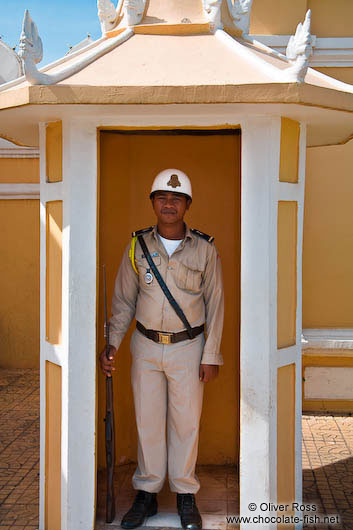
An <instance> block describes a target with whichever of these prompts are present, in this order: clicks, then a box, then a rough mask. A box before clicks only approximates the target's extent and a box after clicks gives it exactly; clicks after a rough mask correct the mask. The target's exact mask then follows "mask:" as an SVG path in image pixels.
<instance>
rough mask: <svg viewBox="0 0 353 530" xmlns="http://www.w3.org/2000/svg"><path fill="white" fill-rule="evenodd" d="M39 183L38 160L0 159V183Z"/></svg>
mask: <svg viewBox="0 0 353 530" xmlns="http://www.w3.org/2000/svg"><path fill="white" fill-rule="evenodd" d="M19 182H27V183H36V182H39V159H38V158H0V183H7V184H11V183H13V184H14V183H19Z"/></svg>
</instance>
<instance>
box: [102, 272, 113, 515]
mask: <svg viewBox="0 0 353 530" xmlns="http://www.w3.org/2000/svg"><path fill="white" fill-rule="evenodd" d="M103 288H104V338H105V354H106V356H107V358H109V323H108V315H107V285H106V278H105V265H103ZM105 383H106V408H105V418H104V421H105V455H106V461H107V503H106V512H105V514H106V515H105V520H106V522H107V523H111V522H112V521H113V520H114V518H115V495H114V466H115V428H114V401H113V377H112V376H111V377H108V376H107V377H106V378H105Z"/></svg>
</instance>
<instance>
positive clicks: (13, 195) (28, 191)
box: [0, 183, 39, 200]
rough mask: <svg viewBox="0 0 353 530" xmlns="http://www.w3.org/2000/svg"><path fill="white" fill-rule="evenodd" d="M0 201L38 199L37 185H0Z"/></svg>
mask: <svg viewBox="0 0 353 530" xmlns="http://www.w3.org/2000/svg"><path fill="white" fill-rule="evenodd" d="M0 199H2V200H3V199H39V184H24V183H20V184H0Z"/></svg>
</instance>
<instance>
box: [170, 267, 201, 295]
mask: <svg viewBox="0 0 353 530" xmlns="http://www.w3.org/2000/svg"><path fill="white" fill-rule="evenodd" d="M175 283H176V285H177V286H178V287H179V288H180V289H184V290H185V291H190V292H192V293H199V292H200V291H201V284H202V271H200V270H198V269H193V268H191V267H188V266H187V265H184V263H179V264H178V268H177V273H176V277H175Z"/></svg>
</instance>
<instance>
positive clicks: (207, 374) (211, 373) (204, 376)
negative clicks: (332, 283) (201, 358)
mask: <svg viewBox="0 0 353 530" xmlns="http://www.w3.org/2000/svg"><path fill="white" fill-rule="evenodd" d="M218 368H219V367H218V365H217V364H200V371H199V374H200V381H202V382H203V383H207V382H208V381H213V379H216V377H217V375H218Z"/></svg>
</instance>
